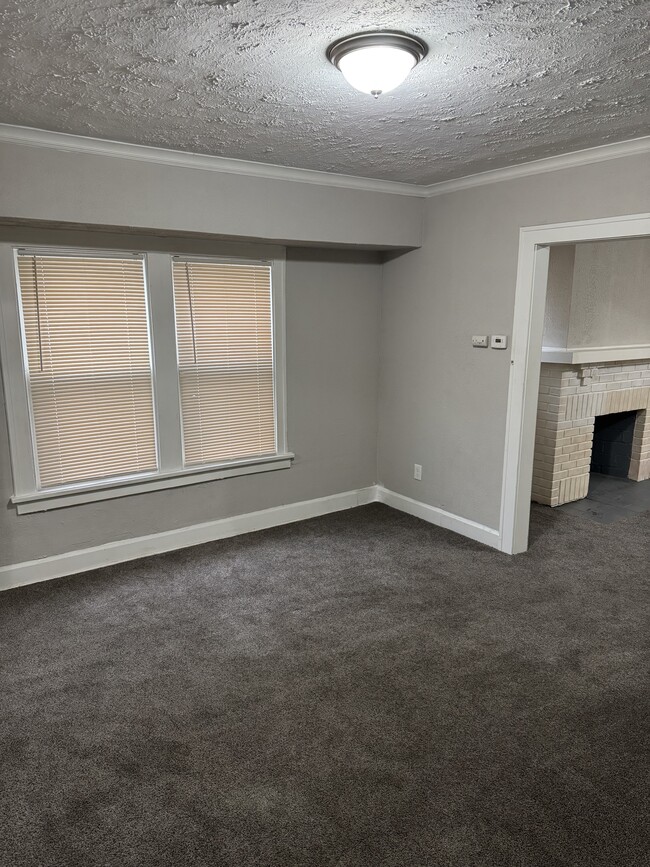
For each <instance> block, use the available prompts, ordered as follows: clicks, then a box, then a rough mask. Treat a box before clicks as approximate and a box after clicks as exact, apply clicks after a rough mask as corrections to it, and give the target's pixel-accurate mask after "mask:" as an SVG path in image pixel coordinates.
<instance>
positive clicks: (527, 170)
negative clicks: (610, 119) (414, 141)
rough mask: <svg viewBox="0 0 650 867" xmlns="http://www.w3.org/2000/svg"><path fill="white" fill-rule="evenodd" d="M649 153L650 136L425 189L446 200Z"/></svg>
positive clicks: (429, 186) (441, 183)
mask: <svg viewBox="0 0 650 867" xmlns="http://www.w3.org/2000/svg"><path fill="white" fill-rule="evenodd" d="M646 153H650V136H643V137H641V138H633V139H628V140H627V141H621V142H614V143H613V144H606V145H598V146H597V147H593V148H585V149H584V150H580V151H572V152H571V153H568V154H558V155H557V156H554V157H545V158H544V159H541V160H533V161H531V162H528V163H521V165H518V166H508V167H506V168H503V169H492V170H491V171H489V172H479V173H478V174H475V175H466V176H465V177H463V178H454V179H452V180H450V181H441V182H440V183H438V184H429V185H428V186H427V187H425V188H424V189H425V190H426V195H427V197H430V196H442V195H444V194H445V193H454V192H456V191H457V190H467V189H469V188H470V187H482V186H485V185H486V184H496V183H499V182H500V181H510V180H514V179H515V178H526V177H529V176H530V175H541V174H545V173H546V172H557V171H560V169H570V168H575V167H576V166H588V165H591V164H593V163H602V162H605V161H606V160H617V159H621V157H629V156H634V155H635V154H646Z"/></svg>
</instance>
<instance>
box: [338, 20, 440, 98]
mask: <svg viewBox="0 0 650 867" xmlns="http://www.w3.org/2000/svg"><path fill="white" fill-rule="evenodd" d="M426 53H427V46H426V43H424V42H423V41H422V40H421V39H418V38H417V36H409V35H408V34H407V33H399V32H398V31H396V30H379V31H375V32H371V33H357V34H355V35H354V36H344V37H343V39H337V40H336V42H332V44H331V45H330V47H329V48H328V49H327V59H328V60H329V61H330V62H331V63H333V64H334V66H336V68H337V69H339V70H340V71H341V72H342V73H343V75H344V77H345V78H346V79H347V81H348V82H349V83H350V84H351V85H352V87H355V88H356V89H357V90H360V91H361V92H362V93H369V94H371V95H372V96H374V97H375V99H376V98H377V97H378V96H379V95H380V94H381V93H388V91H389V90H394V89H395V88H396V87H397V86H398V85H400V84H401V83H402V82H403V81H404V79H405V78H406V76H407V75H408V74H409V72H410V71H411V70H412V69H413V67H414V66H415V65H416V64H417V63H419V62H420V61H421V60H422V58H423V57H424V56H425V55H426Z"/></svg>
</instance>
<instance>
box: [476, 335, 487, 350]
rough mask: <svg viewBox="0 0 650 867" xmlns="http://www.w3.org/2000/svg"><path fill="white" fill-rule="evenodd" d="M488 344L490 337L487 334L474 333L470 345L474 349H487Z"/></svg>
mask: <svg viewBox="0 0 650 867" xmlns="http://www.w3.org/2000/svg"><path fill="white" fill-rule="evenodd" d="M489 345H490V338H489V337H488V335H487V334H483V335H481V334H478V335H477V334H475V335H474V337H472V346H473V347H474V349H487V348H488V346H489Z"/></svg>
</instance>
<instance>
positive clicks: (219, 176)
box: [0, 142, 424, 248]
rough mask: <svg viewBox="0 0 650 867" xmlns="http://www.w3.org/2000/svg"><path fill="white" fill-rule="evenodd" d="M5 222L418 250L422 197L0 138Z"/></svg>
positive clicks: (1, 199)
mask: <svg viewBox="0 0 650 867" xmlns="http://www.w3.org/2000/svg"><path fill="white" fill-rule="evenodd" d="M0 177H1V178H2V184H0V218H4V217H10V218H11V217H13V218H20V219H29V220H50V221H55V222H72V223H84V224H90V225H104V226H129V227H134V228H137V229H163V230H167V231H177V232H178V231H183V232H203V233H207V234H211V235H219V236H222V237H233V238H234V237H237V238H255V239H264V240H276V241H279V242H285V241H287V242H291V243H294V244H296V243H300V244H316V245H339V246H340V245H347V246H366V247H376V248H388V247H416V246H417V245H418V244H419V243H420V238H421V230H422V213H423V202H424V200H423V199H417V198H413V197H411V196H406V195H396V194H393V193H378V192H374V191H370V192H368V191H363V190H351V189H343V188H340V187H335V186H323V185H318V184H311V183H302V182H297V181H286V180H269V179H266V178H255V177H246V176H244V175H235V174H225V173H223V172H216V171H206V170H204V169H190V168H185V167H180V166H169V165H158V164H153V163H146V162H142V161H135V160H130V159H125V158H123V157H113V156H103V155H98V154H87V153H75V152H66V151H62V150H54V149H52V148H41V147H30V146H26V145H16V144H8V143H3V142H0Z"/></svg>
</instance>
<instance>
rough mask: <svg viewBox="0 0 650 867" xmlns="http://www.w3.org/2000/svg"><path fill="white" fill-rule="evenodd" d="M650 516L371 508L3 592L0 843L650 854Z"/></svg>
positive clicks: (339, 858)
mask: <svg viewBox="0 0 650 867" xmlns="http://www.w3.org/2000/svg"><path fill="white" fill-rule="evenodd" d="M649 525H650V516H649V515H648V514H647V513H646V514H643V515H638V516H636V517H632V518H629V519H626V520H623V521H620V522H618V523H616V524H610V525H598V524H595V523H593V522H588V521H583V520H582V519H580V518H579V517H571V516H566V515H560V514H557V513H555V512H553V511H551V510H550V509H547V508H544V507H536V508H534V511H533V528H532V547H531V550H530V551H529V552H528V553H527V554H524V555H520V556H518V557H516V558H509V557H507V556H505V555H502V554H499V553H497V552H495V551H492V550H490V549H488V548H484V547H482V546H481V545H478V544H476V543H473V542H471V541H468V540H465V539H463V538H461V537H460V536H456V535H454V534H452V533H448V532H446V531H444V530H439V529H437V528H434V527H432V526H429V525H428V524H425V523H423V522H421V521H418V520H417V519H415V518H411V517H409V516H406V515H402V514H400V513H398V512H395V511H392V510H390V509H388V508H387V507H385V506H381V505H371V506H365V507H363V508H360V509H356V510H353V511H349V512H341V513H338V514H336V515H331V516H328V517H325V518H318V519H315V520H312V521H307V522H304V523H301V524H294V525H291V526H287V527H282V528H277V529H274V530H268V531H265V532H261V533H257V534H252V535H249V536H241V537H239V538H236V539H231V540H226V541H223V542H217V543H212V544H209V545H203V546H201V547H198V548H194V549H186V550H183V551H178V552H174V553H172V554H167V555H163V556H159V557H154V558H150V559H147V560H141V561H138V562H134V563H129V564H125V565H122V566H119V567H113V568H110V569H104V570H98V571H96V572H93V573H89V574H87V575H85V576H78V577H74V578H68V579H63V580H59V581H57V582H50V583H47V584H41V585H34V586H31V587H28V588H23V589H18V590H13V591H8V592H6V593H4V594H2V595H0V612H1V614H0V645H1V660H2V663H3V672H2V681H1V703H0V727H1V728H0V743H1V749H2V755H1V760H2V769H1V774H0V823H1V825H0V864H2V867H100V865H101V867H186V865H187V867H220V865H224V867H252V865H261V867H442V865H444V867H537V865H539V867H555V865H567V867H594V865H602V867H641V865H643V867H647V865H648V847H649V842H650V841H649V837H648V816H649V815H650V797H649V792H650V759H649V756H650V743H649V733H650V715H649V712H648V711H649V699H648V690H649V678H648V673H649V671H648V650H649V639H650V629H649V625H650V624H649V619H648V614H649V608H648V583H649V578H650V576H649V571H650V566H649V558H650V534H649Z"/></svg>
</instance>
